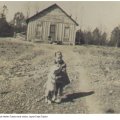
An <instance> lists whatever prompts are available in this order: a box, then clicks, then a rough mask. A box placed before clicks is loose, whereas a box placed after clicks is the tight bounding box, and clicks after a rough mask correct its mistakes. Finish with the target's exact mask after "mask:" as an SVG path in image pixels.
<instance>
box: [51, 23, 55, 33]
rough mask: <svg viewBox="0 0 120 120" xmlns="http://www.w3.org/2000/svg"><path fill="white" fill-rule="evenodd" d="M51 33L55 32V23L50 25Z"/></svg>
mask: <svg viewBox="0 0 120 120" xmlns="http://www.w3.org/2000/svg"><path fill="white" fill-rule="evenodd" d="M50 33H55V25H50Z"/></svg>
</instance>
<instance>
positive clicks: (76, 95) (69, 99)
mask: <svg viewBox="0 0 120 120" xmlns="http://www.w3.org/2000/svg"><path fill="white" fill-rule="evenodd" d="M92 94H94V91H89V92H76V93H72V94H68V95H66V98H63V99H62V102H74V100H75V99H78V98H81V97H85V96H89V95H92Z"/></svg>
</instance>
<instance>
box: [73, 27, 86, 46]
mask: <svg viewBox="0 0 120 120" xmlns="http://www.w3.org/2000/svg"><path fill="white" fill-rule="evenodd" d="M75 41H76V44H77V45H80V44H84V43H85V41H84V34H83V31H82V30H81V29H80V30H78V31H77V32H76V39H75Z"/></svg>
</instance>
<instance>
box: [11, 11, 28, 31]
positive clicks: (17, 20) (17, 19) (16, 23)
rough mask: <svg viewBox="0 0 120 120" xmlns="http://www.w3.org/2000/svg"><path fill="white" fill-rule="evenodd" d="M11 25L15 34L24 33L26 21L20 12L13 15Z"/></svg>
mask: <svg viewBox="0 0 120 120" xmlns="http://www.w3.org/2000/svg"><path fill="white" fill-rule="evenodd" d="M12 24H13V27H14V31H15V32H17V33H19V32H25V31H26V27H27V25H26V19H25V17H24V15H23V13H22V12H17V13H15V15H14V18H13V21H12Z"/></svg>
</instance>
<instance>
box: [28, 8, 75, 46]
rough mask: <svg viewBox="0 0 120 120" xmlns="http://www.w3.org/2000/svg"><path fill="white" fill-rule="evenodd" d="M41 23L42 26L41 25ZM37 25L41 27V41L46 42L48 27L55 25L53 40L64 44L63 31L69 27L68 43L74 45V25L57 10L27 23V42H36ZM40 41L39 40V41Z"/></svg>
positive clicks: (48, 32)
mask: <svg viewBox="0 0 120 120" xmlns="http://www.w3.org/2000/svg"><path fill="white" fill-rule="evenodd" d="M41 23H42V24H41ZM37 24H41V25H42V32H43V33H42V41H44V42H48V36H49V34H50V25H51V24H55V25H56V35H55V38H56V40H58V41H62V42H63V43H64V42H65V37H64V30H65V27H66V26H68V27H69V38H68V39H69V43H73V44H74V43H75V33H76V30H75V27H76V25H75V23H74V22H73V21H72V20H71V19H70V18H69V17H68V16H66V15H65V14H64V13H63V12H62V11H61V10H60V9H59V8H56V9H55V10H53V11H51V12H49V11H48V13H47V14H45V15H44V16H43V17H41V18H39V19H34V20H33V21H30V22H29V23H28V28H27V40H32V41H34V40H36V27H37ZM39 40H40V41H41V39H39Z"/></svg>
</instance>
